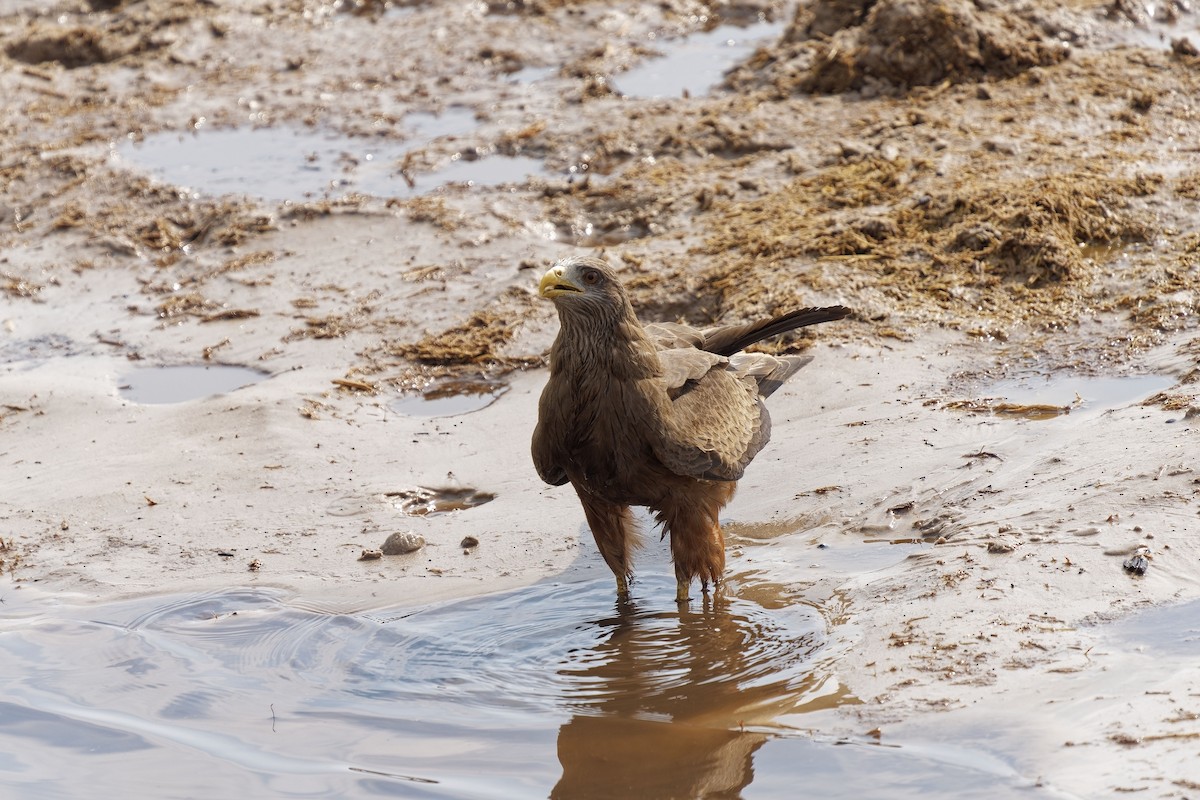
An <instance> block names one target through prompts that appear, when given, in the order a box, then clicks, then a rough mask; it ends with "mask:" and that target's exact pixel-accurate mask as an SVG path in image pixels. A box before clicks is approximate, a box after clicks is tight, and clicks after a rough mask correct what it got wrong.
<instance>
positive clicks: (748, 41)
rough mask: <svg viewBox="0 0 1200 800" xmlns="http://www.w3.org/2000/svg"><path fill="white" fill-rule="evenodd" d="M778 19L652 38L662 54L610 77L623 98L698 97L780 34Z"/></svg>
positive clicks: (781, 29)
mask: <svg viewBox="0 0 1200 800" xmlns="http://www.w3.org/2000/svg"><path fill="white" fill-rule="evenodd" d="M783 29H784V25H783V23H782V22H761V21H760V22H755V23H753V24H751V25H748V26H745V27H740V26H736V25H721V26H719V27H717V28H714V29H713V30H711V31H707V32H705V33H694V34H692V35H690V36H687V37H685V38H683V39H675V40H667V41H662V40H659V41H655V42H654V43H653V45H654V47H655V48H656V49H659V50H662V51H663V53H664V55H663V56H661V57H659V58H653V59H650V60H648V61H646V62H645V63H644V64H642V65H640V66H637V67H634V68H633V69H631V70H629V71H628V72H623V73H621V74H619V75H614V76H613V83H614V84H615V87H616V89H617V90H618V91H619V92H620V93H621V94H623V95H625V96H626V97H681V96H682V95H683V93H684V92H687V93H688V94H689V95H693V96H699V95H704V94H707V93H708V92H709V90H711V89H712V88H713V87H714V86H716V85H717V84H719V83H720V82H721V79H722V78H723V77H724V75H725V73H726V72H727V71H728V70H729V69H730V68H731V67H733V66H734V65H736V64H738V63H739V62H741V61H743V60H745V59H746V58H748V57H749V56H750V54H751V53H753V52H754V48H755V47H757V46H758V45H760V44H762V43H763V42H765V41H770V40H774V39H778V38H779V36H780V35H782V33H783Z"/></svg>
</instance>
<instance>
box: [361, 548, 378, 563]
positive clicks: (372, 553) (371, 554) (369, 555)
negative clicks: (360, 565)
mask: <svg viewBox="0 0 1200 800" xmlns="http://www.w3.org/2000/svg"><path fill="white" fill-rule="evenodd" d="M377 558H383V553H381V552H379V551H378V550H363V551H362V555H361V556H359V557H358V560H359V561H374V560H375V559H377Z"/></svg>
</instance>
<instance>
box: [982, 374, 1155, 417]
mask: <svg viewBox="0 0 1200 800" xmlns="http://www.w3.org/2000/svg"><path fill="white" fill-rule="evenodd" d="M1174 384H1175V379H1174V378H1172V377H1170V376H1167V375H1130V376H1089V375H1049V376H1045V375H1039V376H1027V377H1022V378H1013V379H1008V380H1004V381H1000V382H999V383H996V384H993V385H992V386H990V387H988V388H987V389H985V391H984V393H985V394H986V395H987V396H988V397H989V398H992V399H993V400H994V403H993V404H994V405H997V406H998V408H999V410H1000V411H1001V412H1002V413H1011V414H1017V415H1019V416H1026V417H1028V418H1030V419H1052V418H1054V417H1056V416H1059V415H1060V414H1065V413H1069V414H1071V415H1072V416H1078V415H1080V414H1089V415H1090V414H1097V413H1100V412H1102V411H1108V410H1110V409H1114V408H1121V407H1123V406H1127V405H1131V404H1133V403H1136V402H1138V401H1140V400H1144V399H1145V398H1147V397H1149V396H1150V395H1152V394H1154V393H1155V392H1160V391H1163V390H1164V389H1169V388H1170V387H1171V386H1173V385H1174ZM1001 404H1009V405H1010V406H1012V407H1013V408H1012V409H1011V410H1008V406H1006V405H1001ZM1022 412H1023V413H1022Z"/></svg>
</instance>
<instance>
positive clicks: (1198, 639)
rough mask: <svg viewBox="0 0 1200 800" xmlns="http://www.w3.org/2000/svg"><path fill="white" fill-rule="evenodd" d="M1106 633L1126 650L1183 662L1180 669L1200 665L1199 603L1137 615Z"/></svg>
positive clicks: (1162, 607) (1147, 611) (1119, 622)
mask: <svg viewBox="0 0 1200 800" xmlns="http://www.w3.org/2000/svg"><path fill="white" fill-rule="evenodd" d="M1105 632H1106V633H1107V634H1108V635H1109V636H1111V637H1112V638H1114V639H1115V640H1117V641H1119V642H1121V643H1122V644H1123V645H1125V646H1126V647H1135V648H1138V649H1139V650H1141V651H1142V652H1145V653H1149V654H1151V655H1157V656H1159V657H1163V658H1171V659H1182V661H1181V662H1180V667H1181V668H1182V667H1183V666H1185V665H1187V666H1191V665H1194V664H1197V663H1200V600H1192V601H1191V602H1188V603H1180V604H1178V605H1172V606H1158V607H1155V608H1150V609H1147V610H1145V611H1140V612H1138V613H1136V614H1133V615H1131V616H1129V617H1126V618H1125V619H1122V620H1119V621H1117V622H1113V623H1110V624H1108V625H1106V626H1105Z"/></svg>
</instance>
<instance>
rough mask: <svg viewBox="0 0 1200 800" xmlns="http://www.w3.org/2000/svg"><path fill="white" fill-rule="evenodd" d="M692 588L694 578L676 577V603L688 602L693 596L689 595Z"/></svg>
mask: <svg viewBox="0 0 1200 800" xmlns="http://www.w3.org/2000/svg"><path fill="white" fill-rule="evenodd" d="M676 575H678V572H677V573H676ZM691 588H692V579H691V578H679V577H676V580H675V602H676V603H686V602H687V601H688V600H690V599H691V598H690V597H688V594H689V593H690V591H691Z"/></svg>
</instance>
